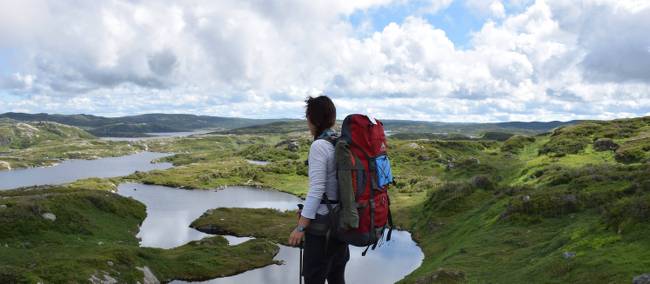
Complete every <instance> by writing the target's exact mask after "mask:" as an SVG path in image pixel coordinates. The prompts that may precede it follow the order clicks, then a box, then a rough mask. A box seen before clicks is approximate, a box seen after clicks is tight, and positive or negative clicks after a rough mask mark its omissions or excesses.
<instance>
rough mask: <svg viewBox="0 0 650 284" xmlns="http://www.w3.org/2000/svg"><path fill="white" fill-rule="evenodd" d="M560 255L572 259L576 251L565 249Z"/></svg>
mask: <svg viewBox="0 0 650 284" xmlns="http://www.w3.org/2000/svg"><path fill="white" fill-rule="evenodd" d="M562 257H564V259H572V258H574V257H576V253H575V252H572V251H565V252H563V253H562Z"/></svg>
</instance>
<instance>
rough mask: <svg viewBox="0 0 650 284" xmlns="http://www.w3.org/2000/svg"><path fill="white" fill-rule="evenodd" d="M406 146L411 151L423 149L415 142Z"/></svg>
mask: <svg viewBox="0 0 650 284" xmlns="http://www.w3.org/2000/svg"><path fill="white" fill-rule="evenodd" d="M408 146H409V148H411V149H422V148H424V147H422V146H420V145H419V144H418V143H415V142H413V143H411V144H409V145H408Z"/></svg>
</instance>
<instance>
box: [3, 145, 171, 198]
mask: <svg viewBox="0 0 650 284" xmlns="http://www.w3.org/2000/svg"><path fill="white" fill-rule="evenodd" d="M168 155H169V154H167V153H154V152H140V153H136V154H132V155H127V156H121V157H109V158H101V159H96V160H66V161H63V162H61V163H60V164H57V165H54V166H51V167H38V168H27V169H15V170H8V171H0V190H3V189H5V190H6V189H12V188H17V187H24V186H34V185H44V184H62V183H68V182H73V181H75V180H78V179H83V178H91V177H100V178H107V177H118V176H125V175H128V174H131V173H133V172H135V171H150V170H155V169H167V168H170V167H172V164H171V163H152V161H153V160H155V159H158V158H161V157H165V156H168Z"/></svg>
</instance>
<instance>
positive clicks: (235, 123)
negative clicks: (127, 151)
mask: <svg viewBox="0 0 650 284" xmlns="http://www.w3.org/2000/svg"><path fill="white" fill-rule="evenodd" d="M0 118H9V119H13V120H17V121H22V122H30V121H53V122H58V123H62V124H66V125H71V126H76V127H79V128H82V129H84V130H86V131H88V132H90V133H92V134H93V135H95V136H99V137H109V136H112V137H139V136H148V135H147V133H160V132H186V131H194V130H198V129H214V130H226V129H233V128H241V127H246V126H252V125H259V124H266V123H271V122H275V121H281V120H282V119H250V118H236V117H219V116H207V115H192V114H164V113H150V114H142V115H133V116H123V117H103V116H96V115H89V114H73V115H62V114H47V113H37V114H29V113H16V112H7V113H4V114H0Z"/></svg>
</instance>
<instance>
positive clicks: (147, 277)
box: [136, 266, 160, 284]
mask: <svg viewBox="0 0 650 284" xmlns="http://www.w3.org/2000/svg"><path fill="white" fill-rule="evenodd" d="M136 268H137V269H138V270H140V271H142V273H144V278H143V279H142V283H143V284H160V281H159V280H158V278H156V275H154V274H153V272H151V269H149V267H146V266H144V267H136Z"/></svg>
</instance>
